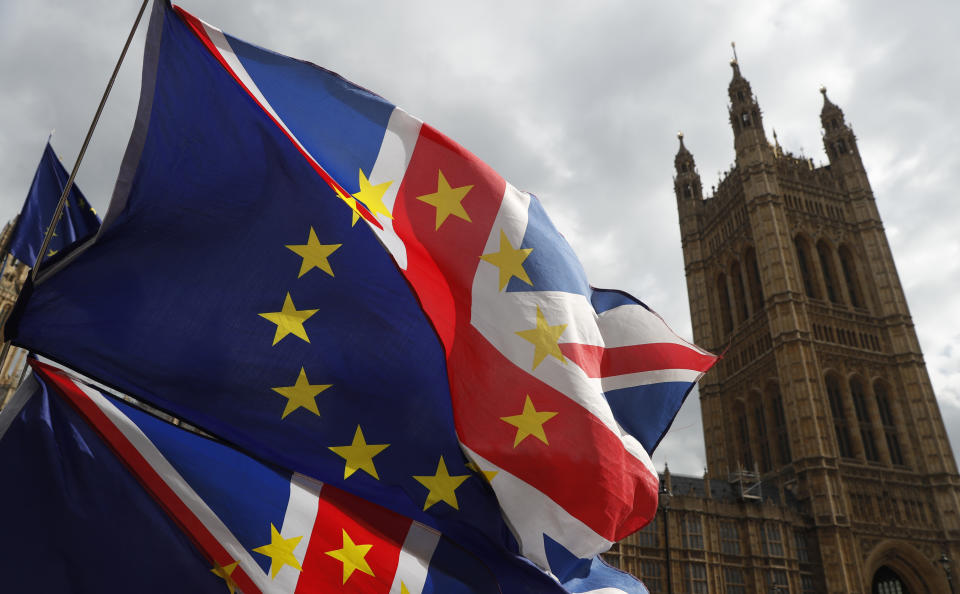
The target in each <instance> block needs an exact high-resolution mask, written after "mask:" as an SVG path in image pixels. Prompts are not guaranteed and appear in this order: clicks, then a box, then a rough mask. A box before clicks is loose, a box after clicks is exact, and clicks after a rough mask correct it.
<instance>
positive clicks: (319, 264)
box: [284, 227, 343, 278]
mask: <svg viewBox="0 0 960 594" xmlns="http://www.w3.org/2000/svg"><path fill="white" fill-rule="evenodd" d="M341 245H343V244H342V243H331V244H323V243H320V240H318V239H317V233H316V231H314V230H313V227H310V234H309V235H308V236H307V243H302V244H294V245H287V246H284V247H286V248H287V249H288V250H290V251H292V252H293V253H295V254H296V255H298V256H300V257H301V258H303V262H302V263H301V264H300V274H298V275H297V278H300V277H301V276H303V275H304V274H306V273H308V272H310V271H311V270H313V269H314V268H319V269H320V270H322V271H324V272H326V273H327V274H329V275H330V276H333V268H331V267H330V260H329V258H330V254H332V253H333V252H335V251H337V249H338V248H339V247H340V246H341Z"/></svg>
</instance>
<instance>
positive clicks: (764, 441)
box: [750, 392, 772, 472]
mask: <svg viewBox="0 0 960 594" xmlns="http://www.w3.org/2000/svg"><path fill="white" fill-rule="evenodd" d="M750 400H751V401H752V402H753V403H754V407H753V418H754V422H755V423H756V425H757V443H758V444H759V445H760V448H759V453H760V472H770V471H771V470H772V464H771V463H770V447H769V445H768V444H769V443H770V442H769V436H768V435H767V415H766V414H765V413H764V409H763V398H762V397H761V396H760V393H759V392H756V393H754V394H753V396H752V397H751V398H750Z"/></svg>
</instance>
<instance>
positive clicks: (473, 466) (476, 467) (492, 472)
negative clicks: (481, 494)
mask: <svg viewBox="0 0 960 594" xmlns="http://www.w3.org/2000/svg"><path fill="white" fill-rule="evenodd" d="M466 467H467V468H469V469H470V470H472V471H474V472H476V473H477V474H482V475H483V478H485V479H487V482H488V483H489V482H490V481H492V480H493V477H495V476H497V472H499V471H497V470H484V469H482V468H480V465H479V464H477V463H476V462H467V464H466Z"/></svg>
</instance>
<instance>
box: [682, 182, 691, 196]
mask: <svg viewBox="0 0 960 594" xmlns="http://www.w3.org/2000/svg"><path fill="white" fill-rule="evenodd" d="M683 197H684V198H693V188H691V187H690V184H687V185H686V186H684V188H683Z"/></svg>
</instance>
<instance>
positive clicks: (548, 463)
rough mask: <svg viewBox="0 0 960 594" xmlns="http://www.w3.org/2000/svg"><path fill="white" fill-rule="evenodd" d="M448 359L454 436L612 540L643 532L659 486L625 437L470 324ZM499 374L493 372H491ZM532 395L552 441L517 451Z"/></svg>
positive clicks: (527, 443)
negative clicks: (515, 420)
mask: <svg viewBox="0 0 960 594" xmlns="http://www.w3.org/2000/svg"><path fill="white" fill-rule="evenodd" d="M457 338H458V340H457V341H456V343H455V344H454V350H453V353H452V356H451V358H450V365H451V367H453V368H455V369H456V370H457V373H456V375H453V374H451V385H452V388H453V390H452V391H453V406H454V416H455V419H456V427H457V434H458V435H459V436H460V441H462V442H463V443H464V444H465V445H466V446H467V447H469V448H470V449H472V450H473V451H475V452H477V453H478V454H480V455H481V456H483V457H484V458H486V459H487V460H489V461H490V462H493V463H494V464H496V465H497V466H499V467H500V468H503V469H504V470H506V471H508V472H510V473H511V474H513V475H514V476H516V477H518V478H520V479H521V480H523V481H524V482H526V483H527V484H529V485H531V486H532V487H534V488H535V489H537V490H539V491H540V492H541V493H543V494H545V495H547V496H548V497H550V498H551V499H552V500H553V501H555V502H556V503H557V504H558V505H559V506H560V507H562V508H563V509H565V510H566V511H567V513H569V514H570V515H572V516H574V517H576V518H577V519H579V520H580V521H581V522H583V523H584V524H586V525H587V526H589V527H590V528H591V529H592V530H593V531H594V532H596V533H597V534H599V535H600V536H602V537H604V538H606V539H608V540H614V541H615V540H619V539H621V538H623V537H625V536H627V535H628V534H631V533H633V532H634V531H636V530H638V529H640V528H642V527H643V526H644V525H646V524H647V523H648V522H649V521H650V519H651V518H653V515H654V513H655V512H656V507H657V488H658V481H657V477H656V475H654V474H653V473H652V472H651V471H650V469H648V468H647V467H646V466H644V465H643V463H642V462H641V461H640V460H638V459H637V458H636V457H634V456H633V455H632V454H630V453H629V452H628V451H627V450H626V449H625V448H624V446H623V442H622V441H621V440H620V437H619V436H618V435H616V434H614V433H613V432H612V431H611V430H610V429H609V428H608V427H607V426H606V425H604V424H603V423H602V422H601V421H600V419H598V418H597V417H595V416H594V415H593V414H591V413H590V412H589V411H587V410H586V409H585V408H583V407H582V406H581V405H580V404H579V403H577V402H575V401H574V400H572V399H571V398H570V397H568V396H566V395H565V394H563V393H561V392H559V391H557V390H555V389H554V388H552V387H550V386H549V385H547V384H545V383H543V382H542V381H540V380H539V379H537V378H536V377H534V376H532V375H530V374H529V373H528V372H527V371H526V370H524V369H521V368H520V367H517V366H516V365H514V364H513V363H511V362H510V361H509V360H507V359H506V357H504V356H503V354H501V353H500V352H499V351H498V350H497V349H496V348H495V347H494V346H493V345H491V344H490V343H488V342H487V341H486V340H485V339H484V338H483V337H482V336H481V335H480V333H479V331H477V330H476V329H475V328H473V327H472V326H469V325H465V326H462V327H459V328H458V329H457ZM491 370H495V372H493V373H492V372H491ZM527 395H529V396H530V399H531V401H532V403H533V405H534V407H535V408H536V409H537V411H539V412H555V413H557V414H556V415H555V416H554V417H553V418H551V419H550V420H548V421H546V422H545V423H544V424H543V429H544V433H545V434H546V437H547V440H548V442H549V443H546V444H545V443H543V442H542V441H540V440H539V439H537V438H536V437H533V436H529V437H527V438H526V439H524V440H523V441H522V442H521V443H520V444H518V445H517V446H516V447H514V445H513V444H514V440H515V438H516V435H517V428H516V427H515V426H513V425H511V424H509V423H507V422H505V421H503V420H502V417H506V416H513V415H517V414H520V412H521V411H522V410H523V406H524V401H525V398H526V396H527Z"/></svg>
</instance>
